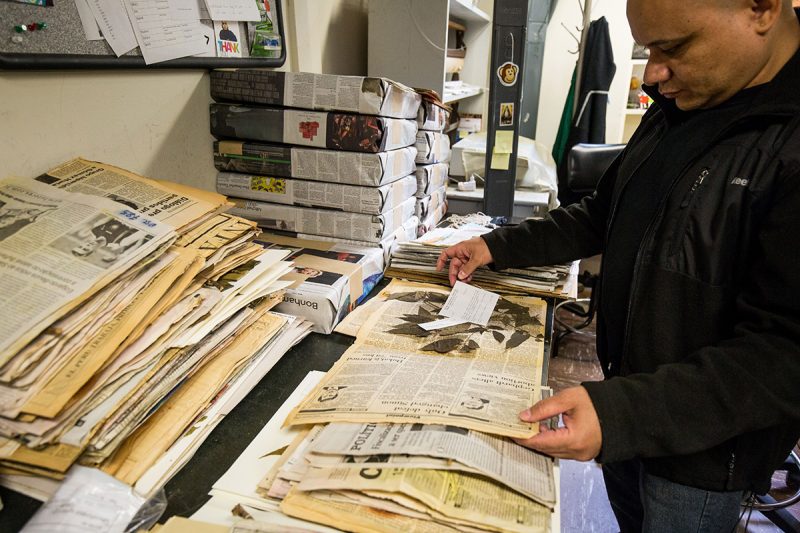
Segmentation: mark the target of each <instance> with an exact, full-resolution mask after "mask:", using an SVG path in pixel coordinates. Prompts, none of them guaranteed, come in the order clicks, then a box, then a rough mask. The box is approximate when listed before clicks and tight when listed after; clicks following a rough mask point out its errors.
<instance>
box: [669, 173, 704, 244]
mask: <svg viewBox="0 0 800 533" xmlns="http://www.w3.org/2000/svg"><path fill="white" fill-rule="evenodd" d="M708 173H709V169H708V167H706V168H704V169H703V170H701V171H700V174H699V175H698V176H697V178H696V179H695V180H694V183H692V187H691V189H689V192H688V193H686V197H685V198H684V199H683V201H682V202H681V205H680V208H681V209H683V210H684V211H683V214H681V220H680V223H679V224H678V226H677V227H676V228H675V232H674V240H673V241H672V246H670V248H669V255H674V254H675V253H677V251H678V248H680V245H681V243H682V242H683V234H684V233H685V232H686V226H687V225H688V224H689V216H690V215H691V213H692V206H693V205H694V201H695V198H697V194H696V193H697V189H699V188H700V185H702V184H703V182H704V181H705V179H706V178H707V177H708Z"/></svg>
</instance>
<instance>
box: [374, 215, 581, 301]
mask: <svg viewBox="0 0 800 533" xmlns="http://www.w3.org/2000/svg"><path fill="white" fill-rule="evenodd" d="M492 228H493V226H492V225H491V224H489V217H487V216H484V215H468V216H467V217H459V216H452V217H450V218H448V219H447V220H445V221H444V222H443V223H442V224H440V225H439V226H438V227H437V228H435V229H433V230H431V231H429V232H428V233H426V234H424V235H422V236H421V237H419V238H418V239H415V240H413V241H408V242H399V243H397V245H396V246H395V247H394V248H393V249H392V255H391V258H390V262H389V268H388V269H387V270H386V276H387V277H390V278H400V279H407V280H412V281H420V282H428V283H449V280H448V271H447V269H444V270H442V271H437V270H436V260H437V259H438V258H439V255H440V254H441V253H442V250H444V249H445V248H447V247H449V246H452V245H454V244H457V243H459V242H461V241H465V240H467V239H471V238H472V237H478V236H480V235H484V234H486V233H489V232H490V231H492ZM578 267H579V263H578V262H577V261H576V262H574V263H572V264H567V265H554V266H543V267H528V268H508V269H505V270H492V269H490V268H488V267H480V268H478V269H477V270H475V272H474V273H473V275H472V283H474V284H475V285H477V286H479V287H482V288H484V289H486V290H490V291H494V292H497V293H500V294H536V295H539V296H551V297H555V298H558V299H568V298H575V297H577V291H578V279H577V278H578Z"/></svg>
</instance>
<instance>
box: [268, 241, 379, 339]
mask: <svg viewBox="0 0 800 533" xmlns="http://www.w3.org/2000/svg"><path fill="white" fill-rule="evenodd" d="M256 242H258V243H259V244H261V245H263V246H264V247H266V248H276V249H288V250H291V252H292V253H291V255H290V256H289V257H288V259H290V260H291V261H292V262H293V263H294V271H293V272H291V273H290V274H288V275H286V276H284V277H283V279H285V280H291V281H293V282H294V284H293V285H291V286H290V287H288V288H287V289H286V291H285V293H284V295H283V301H282V302H281V303H280V304H279V305H278V306H277V307H276V310H277V311H280V312H282V313H288V314H291V315H295V316H299V317H303V318H305V319H306V320H308V321H309V322H311V324H313V330H314V331H316V332H318V333H325V334H327V333H330V332H331V331H333V328H334V326H336V324H338V323H339V321H340V320H341V319H342V318H343V317H344V316H345V315H346V314H347V313H348V312H350V311H351V310H352V309H353V308H355V306H356V305H358V304H359V303H361V301H363V299H364V298H366V296H367V295H368V294H369V292H370V291H371V290H372V289H373V288H374V287H375V285H377V283H378V282H379V281H380V280H381V279H382V278H383V271H384V265H385V263H384V258H383V251H382V250H381V249H380V248H378V247H375V246H371V247H368V246H354V245H349V244H343V243H334V242H327V241H319V240H311V239H298V238H293V237H286V236H283V235H278V234H275V233H262V234H261V235H260V236H259V237H258V239H257V241H256Z"/></svg>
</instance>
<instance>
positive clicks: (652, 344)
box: [484, 52, 800, 493]
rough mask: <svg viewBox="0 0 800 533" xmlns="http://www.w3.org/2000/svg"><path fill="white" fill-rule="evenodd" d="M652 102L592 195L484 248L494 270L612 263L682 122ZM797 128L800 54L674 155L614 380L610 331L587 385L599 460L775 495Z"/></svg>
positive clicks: (796, 388) (792, 384)
mask: <svg viewBox="0 0 800 533" xmlns="http://www.w3.org/2000/svg"><path fill="white" fill-rule="evenodd" d="M652 96H653V98H654V99H655V100H656V104H655V105H654V106H652V108H651V109H650V110H649V111H648V112H647V114H646V115H645V116H644V117H643V120H642V124H641V126H640V127H639V129H638V130H637V132H636V133H635V134H634V136H633V138H632V139H631V141H630V142H629V143H628V145H627V146H626V148H625V150H624V152H623V153H622V154H621V155H620V157H619V158H618V159H617V160H616V161H615V162H614V163H613V164H612V166H611V168H610V169H609V170H608V171H607V172H606V174H605V175H604V176H603V178H602V179H601V181H600V184H599V185H598V189H597V191H596V192H595V193H594V194H593V195H592V196H591V197H587V198H584V199H583V200H582V201H581V203H580V204H573V205H571V206H568V207H565V208H559V209H556V210H553V211H551V212H550V214H549V216H548V217H547V218H546V219H544V220H531V221H525V222H523V223H522V224H520V225H518V226H516V227H513V228H500V229H497V230H495V231H493V232H492V233H489V234H487V235H485V236H484V240H485V241H486V243H487V245H488V246H489V250H490V251H491V253H492V258H493V260H494V267H495V268H500V269H502V268H506V267H516V266H523V265H545V264H554V263H560V262H564V261H569V260H574V259H578V258H582V257H589V256H592V255H595V254H597V253H601V252H603V250H604V246H605V243H606V238H607V235H608V232H609V229H610V228H611V227H612V226H613V224H614V216H615V213H616V210H617V207H618V206H617V202H618V200H619V199H620V196H621V191H622V190H623V189H624V187H625V186H626V183H627V181H628V179H629V178H630V177H631V176H632V175H634V174H635V172H636V170H637V169H638V168H639V166H640V165H641V164H642V162H643V161H645V160H646V159H647V158H648V156H649V155H650V153H651V151H652V149H653V147H654V146H655V145H656V143H658V142H659V139H660V138H661V137H662V136H663V135H664V132H665V130H666V126H667V123H668V120H669V115H670V113H673V112H675V108H674V103H673V102H671V101H665V100H664V99H662V98H661V97H660V95H658V94H657V93H655V94H653V95H652ZM799 123H800V52H799V53H797V54H795V56H794V57H793V58H792V59H791V60H790V61H789V62H788V63H787V64H786V65H785V66H784V68H783V69H782V70H781V71H780V72H779V74H778V75H777V76H776V77H775V78H774V79H773V81H772V82H771V83H769V84H768V85H766V86H764V89H763V90H761V91H759V92H758V94H757V95H756V97H755V98H754V99H753V101H752V105H751V106H750V108H749V109H748V111H747V112H746V113H745V114H744V115H742V116H739V117H738V118H737V119H736V120H735V121H734V122H732V123H731V122H726V123H721V124H719V125H718V126H719V127H718V129H716V131H717V133H716V134H715V135H713V136H712V137H709V138H708V139H707V142H705V143H701V144H700V145H698V146H696V147H695V149H694V150H693V153H690V154H688V157H687V154H686V153H685V152H684V153H683V154H682V157H680V158H678V157H676V160H678V159H680V160H681V161H687V163H686V164H684V165H683V167H682V168H678V169H672V171H671V172H670V174H671V175H674V176H675V177H674V178H673V179H672V181H671V183H670V184H669V186H668V187H667V191H668V192H667V194H665V195H664V197H663V199H662V200H661V202H660V204H659V206H658V209H657V213H656V215H655V216H654V217H653V219H652V220H651V221H649V223H648V221H642V223H643V224H647V227H646V229H645V231H644V237H643V240H642V244H641V246H640V249H639V251H638V253H637V254H636V259H635V264H634V269H633V276H632V279H631V285H630V296H629V299H628V316H627V320H626V323H625V333H624V338H623V339H622V343H621V345H622V347H623V351H622V354H621V357H620V358H619V361H620V363H619V367H618V368H613V369H611V368H610V367H609V361H610V354H609V353H607V351H606V346H607V342H606V338H605V336H604V335H605V331H604V324H603V319H602V316H600V317H599V319H598V320H599V322H598V355H599V357H600V360H601V363H602V364H603V367H604V371H605V372H606V377H607V379H606V380H605V381H603V382H594V383H584V384H583V385H584V387H585V388H586V389H587V390H588V392H589V395H590V397H591V399H592V402H593V404H594V407H595V409H596V411H597V414H598V416H599V419H600V424H601V428H602V433H603V444H602V451H601V453H600V455H599V456H598V457H597V460H598V461H600V462H613V461H621V460H627V459H631V458H634V457H639V458H642V459H643V462H644V465H645V469H646V470H647V471H648V472H650V473H651V474H654V475H657V476H661V477H664V478H666V479H669V480H671V481H674V482H677V483H682V484H685V485H689V486H694V487H698V488H702V489H706V490H717V491H720V490H755V491H756V492H760V493H763V492H765V491H766V490H767V489H768V488H769V483H770V476H771V474H772V472H773V471H774V470H775V468H777V467H778V466H779V465H780V464H781V463H782V461H783V460H784V459H785V458H786V456H787V455H788V454H789V451H790V450H791V448H792V446H793V445H794V443H796V442H797V440H798V438H800V268H799V267H800V261H798V259H800V254H799V253H798V244H800V241H798V236H800V128H798V124H799ZM692 144H693V145H695V144H697V143H692ZM624 201H635V199H632V198H630V197H627V196H626V197H625V198H624ZM599 294H600V297H601V298H602V299H605V298H615V297H617V296H618V295H615V294H609V293H608V292H604V290H603V288H600V293H599Z"/></svg>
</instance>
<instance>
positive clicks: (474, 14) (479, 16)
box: [450, 0, 492, 22]
mask: <svg viewBox="0 0 800 533" xmlns="http://www.w3.org/2000/svg"><path fill="white" fill-rule="evenodd" d="M450 16H451V17H453V18H457V19H460V20H470V21H475V22H489V21H491V20H492V19H491V17H490V16H489V15H487V14H486V13H485V12H483V11H481V10H480V9H478V8H477V7H475V6H474V5H472V2H471V1H470V0H450Z"/></svg>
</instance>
